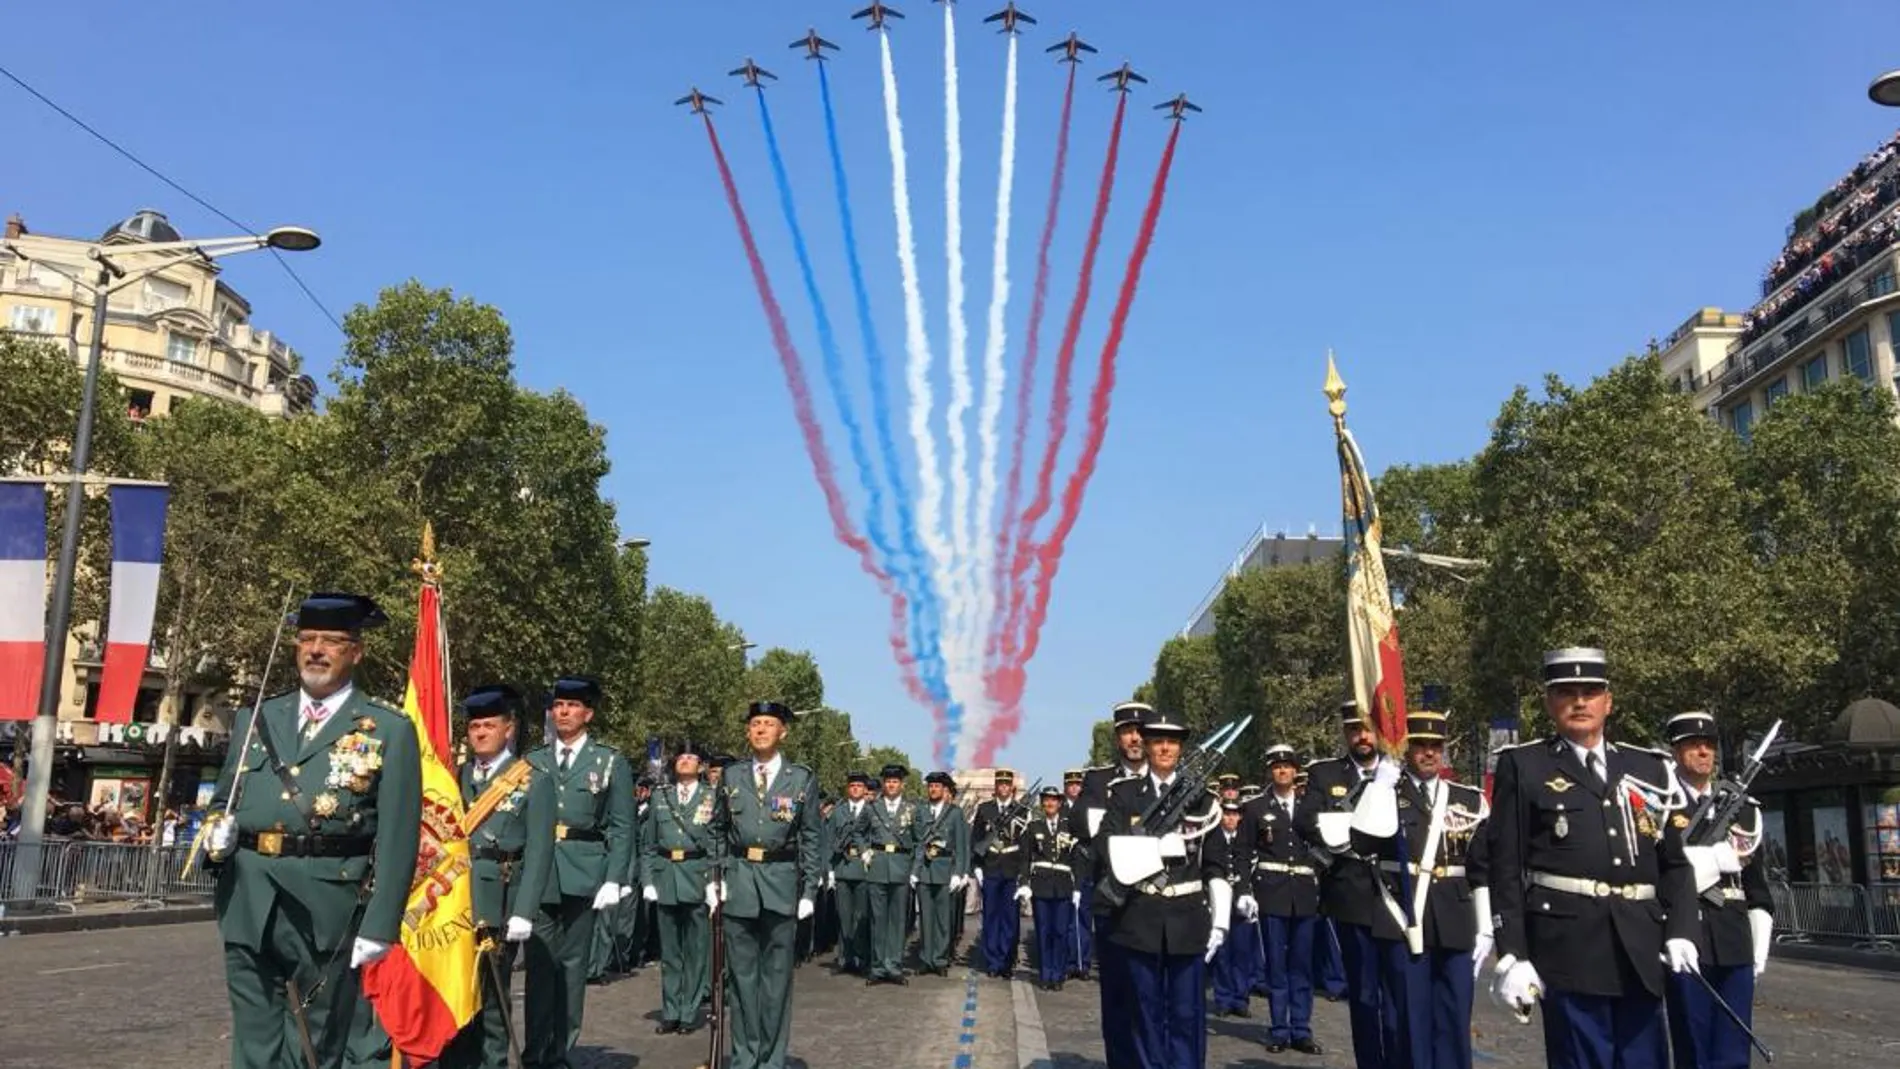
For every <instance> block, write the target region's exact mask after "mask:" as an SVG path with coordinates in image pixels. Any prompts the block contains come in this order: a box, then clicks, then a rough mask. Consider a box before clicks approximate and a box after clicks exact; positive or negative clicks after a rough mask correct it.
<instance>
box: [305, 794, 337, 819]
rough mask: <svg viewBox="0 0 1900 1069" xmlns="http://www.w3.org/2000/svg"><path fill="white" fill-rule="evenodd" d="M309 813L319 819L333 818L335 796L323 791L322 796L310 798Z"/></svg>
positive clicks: (334, 813)
mask: <svg viewBox="0 0 1900 1069" xmlns="http://www.w3.org/2000/svg"><path fill="white" fill-rule="evenodd" d="M310 811H311V812H312V813H315V814H316V815H318V816H320V817H332V816H335V815H336V795H335V794H332V793H331V792H329V791H324V792H323V793H322V794H319V795H317V796H316V797H315V798H312V799H311V800H310Z"/></svg>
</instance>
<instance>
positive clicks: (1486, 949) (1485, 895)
mask: <svg viewBox="0 0 1900 1069" xmlns="http://www.w3.org/2000/svg"><path fill="white" fill-rule="evenodd" d="M1471 911H1472V912H1473V913H1475V914H1477V921H1478V944H1477V946H1475V947H1473V948H1472V950H1471V979H1472V981H1473V982H1474V983H1475V982H1476V981H1477V979H1478V977H1480V976H1482V975H1484V959H1486V958H1488V957H1490V956H1491V950H1492V948H1493V947H1494V946H1496V945H1497V943H1496V940H1495V939H1493V937H1492V931H1491V889H1490V888H1489V887H1474V888H1472V889H1471Z"/></svg>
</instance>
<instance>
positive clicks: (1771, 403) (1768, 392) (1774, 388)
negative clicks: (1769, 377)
mask: <svg viewBox="0 0 1900 1069" xmlns="http://www.w3.org/2000/svg"><path fill="white" fill-rule="evenodd" d="M1762 395H1763V396H1762V408H1763V410H1767V409H1770V408H1773V407H1775V402H1776V401H1779V400H1781V399H1782V398H1784V397H1786V396H1788V376H1786V375H1783V376H1781V377H1780V378H1778V379H1776V380H1775V381H1773V382H1771V383H1769V384H1768V387H1767V389H1765V390H1763V391H1762Z"/></svg>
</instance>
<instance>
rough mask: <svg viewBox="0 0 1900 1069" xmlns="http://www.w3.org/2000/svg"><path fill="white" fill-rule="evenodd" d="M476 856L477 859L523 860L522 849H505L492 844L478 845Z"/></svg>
mask: <svg viewBox="0 0 1900 1069" xmlns="http://www.w3.org/2000/svg"><path fill="white" fill-rule="evenodd" d="M474 857H475V860H477V861H519V860H521V851H519V850H503V849H502V848H501V847H499V846H492V845H491V846H478V847H476V848H475V851H474Z"/></svg>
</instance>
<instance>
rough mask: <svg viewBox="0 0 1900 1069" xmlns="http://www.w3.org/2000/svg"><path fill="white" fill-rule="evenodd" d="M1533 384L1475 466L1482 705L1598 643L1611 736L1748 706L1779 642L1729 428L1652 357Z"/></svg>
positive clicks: (1525, 693)
mask: <svg viewBox="0 0 1900 1069" xmlns="http://www.w3.org/2000/svg"><path fill="white" fill-rule="evenodd" d="M1544 391H1545V399H1544V400H1543V401H1533V400H1532V399H1531V398H1530V396H1529V394H1528V393H1527V391H1525V390H1522V389H1520V390H1518V391H1517V393H1516V394H1515V395H1514V396H1513V397H1512V398H1511V399H1510V400H1509V401H1507V402H1506V403H1505V405H1504V407H1503V410H1502V411H1501V412H1500V413H1499V415H1498V419H1497V421H1496V423H1495V425H1494V429H1493V434H1492V438H1491V441H1490V444H1489V445H1487V446H1486V448H1485V449H1484V451H1483V452H1482V453H1481V454H1480V455H1479V457H1478V459H1477V472H1476V483H1477V501H1478V515H1479V519H1480V521H1481V522H1482V523H1483V524H1484V526H1485V527H1486V528H1487V529H1488V530H1489V532H1490V545H1491V546H1494V547H1496V550H1495V552H1492V553H1491V554H1490V565H1489V567H1487V568H1486V569H1484V571H1483V572H1482V573H1480V574H1479V576H1478V577H1477V578H1476V579H1475V580H1474V581H1473V583H1472V589H1471V592H1470V595H1469V596H1470V598H1471V599H1472V602H1471V613H1472V617H1473V619H1474V623H1475V627H1474V634H1473V650H1474V657H1473V665H1472V668H1473V681H1474V686H1473V690H1474V692H1475V693H1474V697H1475V701H1476V704H1477V705H1478V706H1479V709H1481V710H1483V712H1485V713H1493V712H1498V711H1505V710H1511V709H1528V708H1535V707H1536V706H1535V705H1534V704H1533V703H1534V701H1535V695H1536V694H1537V686H1538V683H1537V679H1538V672H1539V664H1540V657H1541V652H1542V651H1543V650H1545V649H1550V648H1553V647H1558V646H1569V645H1594V646H1601V647H1603V648H1605V649H1606V650H1607V651H1608V653H1609V656H1610V661H1611V666H1610V671H1611V673H1612V676H1613V678H1614V679H1615V682H1616V691H1617V710H1618V714H1619V715H1618V717H1617V720H1618V721H1619V726H1618V730H1619V732H1620V733H1622V734H1623V735H1624V736H1625V737H1633V738H1636V739H1653V738H1654V737H1655V735H1656V733H1657V731H1659V730H1660V726H1661V724H1662V722H1663V721H1664V720H1665V719H1666V718H1667V717H1669V716H1670V715H1672V714H1674V713H1677V712H1681V711H1683V710H1685V709H1693V708H1703V707H1709V706H1715V707H1718V708H1727V709H1733V710H1738V711H1745V717H1746V716H1753V715H1758V714H1759V711H1758V710H1757V709H1756V708H1755V707H1754V706H1753V705H1752V703H1750V701H1749V699H1750V698H1751V697H1752V696H1755V695H1758V694H1760V693H1761V692H1762V691H1763V689H1764V686H1765V685H1766V684H1767V683H1768V682H1769V681H1770V680H1771V679H1772V678H1774V677H1775V676H1776V675H1777V674H1779V673H1780V672H1781V671H1783V667H1784V666H1783V661H1784V660H1785V657H1784V654H1785V653H1786V647H1785V645H1783V644H1782V643H1780V642H1778V641H1777V640H1776V639H1775V637H1774V636H1773V634H1772V628H1771V627H1769V626H1768V625H1767V623H1766V621H1765V618H1764V615H1763V614H1762V612H1761V606H1762V604H1763V596H1764V594H1765V592H1766V591H1765V585H1764V583H1763V582H1762V577H1761V573H1760V570H1759V569H1758V568H1757V567H1756V564H1755V561H1754V558H1753V556H1752V555H1751V553H1750V552H1749V545H1748V538H1747V535H1748V532H1747V531H1746V529H1745V528H1744V526H1743V524H1742V519H1741V494H1740V489H1739V488H1738V486H1737V485H1736V480H1735V461H1736V456H1735V450H1736V448H1737V447H1736V443H1735V441H1734V439H1733V437H1732V436H1731V435H1729V434H1727V433H1726V432H1724V431H1723V430H1721V429H1720V428H1719V427H1717V426H1716V425H1715V424H1714V423H1712V422H1710V421H1709V420H1708V419H1707V418H1705V417H1704V416H1702V415H1701V414H1700V413H1698V412H1696V411H1695V410H1694V409H1693V408H1692V407H1691V406H1690V402H1689V399H1688V398H1687V397H1686V396H1684V395H1682V394H1680V393H1677V392H1676V391H1674V390H1672V389H1671V388H1670V387H1669V385H1668V384H1667V383H1666V382H1665V381H1664V380H1663V377H1662V373H1661V368H1660V364H1659V362H1658V360H1657V359H1656V358H1655V356H1653V355H1651V356H1645V357H1632V358H1631V359H1629V360H1626V361H1625V362H1624V363H1622V364H1620V365H1618V366H1617V367H1615V368H1613V369H1611V370H1610V371H1609V372H1608V373H1607V374H1605V375H1604V376H1602V377H1601V378H1599V379H1597V380H1596V381H1595V382H1593V383H1591V384H1590V385H1589V386H1588V387H1585V388H1583V389H1576V388H1573V387H1570V386H1567V385H1565V384H1564V383H1563V382H1561V381H1559V380H1558V379H1556V378H1555V377H1554V376H1553V377H1551V378H1549V379H1548V380H1547V381H1546V383H1545V387H1544ZM1525 730H1526V731H1527V732H1529V731H1538V730H1542V725H1541V723H1540V721H1539V720H1538V719H1537V718H1531V719H1527V720H1526V722H1525Z"/></svg>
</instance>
